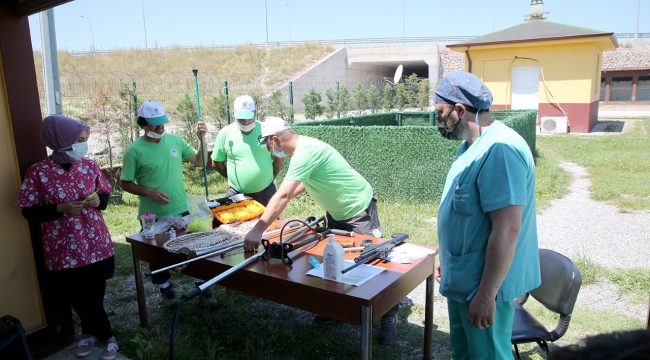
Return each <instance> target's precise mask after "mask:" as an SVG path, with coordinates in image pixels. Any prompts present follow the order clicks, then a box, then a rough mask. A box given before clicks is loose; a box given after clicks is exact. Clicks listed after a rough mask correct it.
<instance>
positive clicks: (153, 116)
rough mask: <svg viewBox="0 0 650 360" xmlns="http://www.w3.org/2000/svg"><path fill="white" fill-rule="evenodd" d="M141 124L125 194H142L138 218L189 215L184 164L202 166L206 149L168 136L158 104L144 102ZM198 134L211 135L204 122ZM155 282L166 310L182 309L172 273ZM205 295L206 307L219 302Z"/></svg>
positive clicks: (126, 168) (125, 168)
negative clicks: (194, 146)
mask: <svg viewBox="0 0 650 360" xmlns="http://www.w3.org/2000/svg"><path fill="white" fill-rule="evenodd" d="M137 121H138V125H139V126H140V127H141V128H142V129H143V130H144V135H143V136H142V137H140V138H138V139H136V140H135V141H134V142H133V144H131V145H129V147H127V148H126V150H125V151H124V159H123V164H122V175H121V176H120V186H121V187H122V189H123V190H124V191H126V192H130V193H132V194H135V195H138V199H139V205H138V216H140V215H142V214H156V219H158V218H160V217H161V216H164V215H187V214H189V213H188V212H187V193H186V192H185V184H184V181H183V161H189V162H191V163H193V164H194V165H196V166H201V167H202V166H203V156H205V155H206V154H207V152H206V149H203V153H204V154H200V153H197V151H196V150H195V149H194V148H192V147H191V146H190V145H189V144H188V143H187V142H185V140H183V139H182V138H180V137H179V136H177V135H174V134H170V133H166V132H165V124H166V123H168V122H169V119H167V116H166V115H165V110H164V109H163V107H162V105H161V104H160V103H158V102H155V101H147V102H145V103H143V104H142V105H141V106H140V108H139V109H138V120H137ZM196 131H197V134H198V133H199V132H202V133H203V134H205V133H206V132H207V127H206V125H205V123H204V122H203V121H199V122H198V123H197V127H196ZM200 147H201V144H200V142H199V148H200ZM149 267H150V269H151V271H155V270H157V269H160V268H161V266H157V265H154V264H149ZM151 282H152V283H154V284H156V285H158V287H159V288H160V293H161V294H162V297H163V305H164V306H165V307H167V308H176V307H177V306H178V304H179V303H180V301H179V300H178V299H177V298H176V295H175V293H174V289H173V287H172V284H171V281H170V275H169V271H164V272H161V273H158V274H155V275H153V276H152V277H151ZM195 283H196V284H197V285H200V284H201V283H203V280H200V279H195ZM201 296H202V299H203V305H204V306H206V307H209V308H213V307H215V306H216V304H217V301H216V300H215V299H214V296H212V292H211V291H210V290H209V289H208V290H206V291H205V292H204V293H203V294H201Z"/></svg>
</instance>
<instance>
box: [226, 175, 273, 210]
mask: <svg viewBox="0 0 650 360" xmlns="http://www.w3.org/2000/svg"><path fill="white" fill-rule="evenodd" d="M275 191H276V189H275V184H274V183H273V181H271V183H270V184H269V186H267V187H266V188H265V189H264V190H262V191H260V192H256V193H250V194H246V193H244V195H246V196H249V197H251V198H253V200H255V201H257V202H258V203H260V204H262V205H264V206H266V205H268V204H269V201H270V200H271V198H272V197H273V195H274V194H275ZM237 194H241V192H239V191H237V190H235V189H234V188H232V187H230V186H229V187H228V190H227V191H226V196H225V197H231V196H233V195H237Z"/></svg>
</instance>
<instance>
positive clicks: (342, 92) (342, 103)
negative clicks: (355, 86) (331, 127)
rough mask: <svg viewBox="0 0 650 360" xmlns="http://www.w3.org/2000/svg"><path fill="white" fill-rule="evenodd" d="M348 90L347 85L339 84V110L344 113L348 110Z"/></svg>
mask: <svg viewBox="0 0 650 360" xmlns="http://www.w3.org/2000/svg"><path fill="white" fill-rule="evenodd" d="M350 98H351V96H350V90H348V88H347V87H345V86H341V87H340V88H339V111H340V112H342V113H346V112H348V111H350Z"/></svg>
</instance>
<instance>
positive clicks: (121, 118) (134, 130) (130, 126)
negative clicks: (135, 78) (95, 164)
mask: <svg viewBox="0 0 650 360" xmlns="http://www.w3.org/2000/svg"><path fill="white" fill-rule="evenodd" d="M117 94H118V100H117V101H116V103H115V104H114V106H115V108H116V109H117V114H116V116H115V121H116V122H117V129H116V130H117V142H118V145H119V146H120V149H121V151H122V153H124V150H125V149H126V148H127V147H128V146H129V145H131V144H132V143H133V142H134V141H135V139H137V138H138V136H139V135H140V133H139V131H140V128H139V127H138V124H137V121H136V118H137V111H138V103H137V99H138V93H137V91H136V88H135V87H129V86H128V85H127V84H122V87H121V88H120V90H119V91H118V92H117Z"/></svg>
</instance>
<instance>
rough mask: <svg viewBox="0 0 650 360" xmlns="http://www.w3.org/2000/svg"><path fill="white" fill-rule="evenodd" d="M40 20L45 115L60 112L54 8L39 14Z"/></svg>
mask: <svg viewBox="0 0 650 360" xmlns="http://www.w3.org/2000/svg"><path fill="white" fill-rule="evenodd" d="M39 20H40V22H41V49H42V51H43V82H44V83H45V104H46V111H47V115H54V114H62V113H63V108H62V106H61V82H60V79H59V59H58V57H57V53H56V50H57V49H56V30H55V26H54V10H53V9H49V10H45V11H43V12H41V13H40V14H39Z"/></svg>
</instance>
